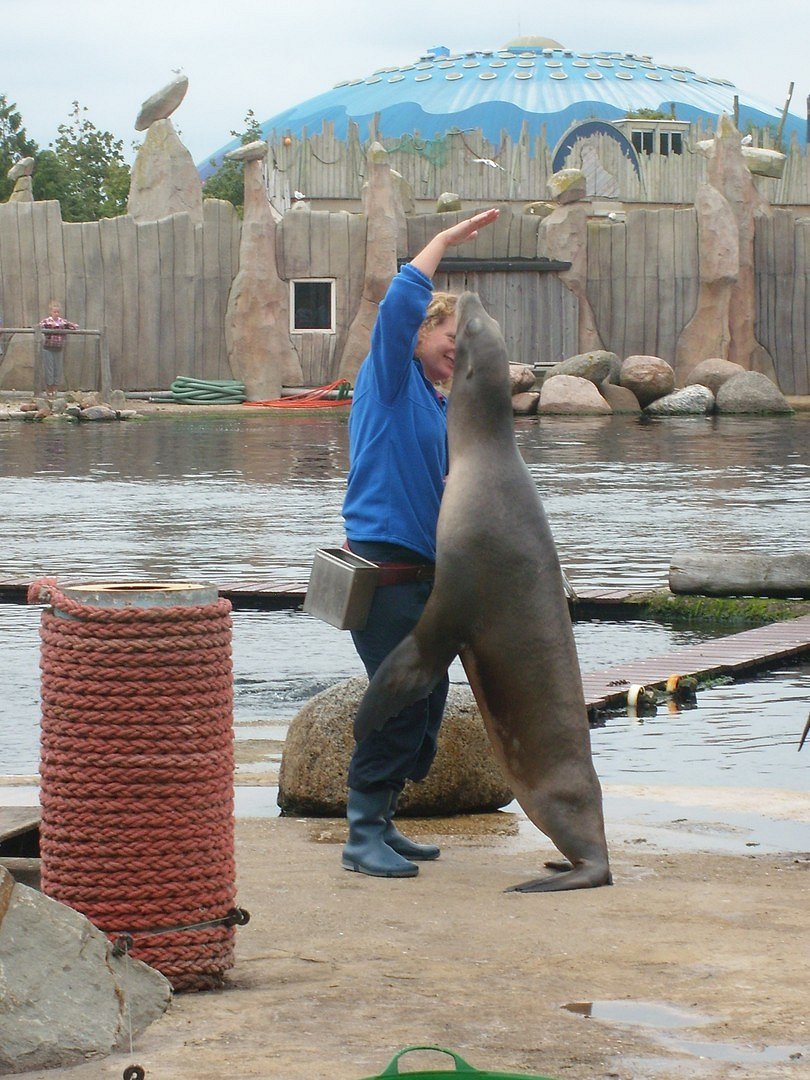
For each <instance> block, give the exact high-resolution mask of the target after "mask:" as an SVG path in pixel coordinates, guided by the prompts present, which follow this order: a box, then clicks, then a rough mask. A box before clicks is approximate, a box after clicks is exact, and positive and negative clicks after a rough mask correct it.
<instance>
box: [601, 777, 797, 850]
mask: <svg viewBox="0 0 810 1080" xmlns="http://www.w3.org/2000/svg"><path fill="white" fill-rule="evenodd" d="M604 807H605V820H606V822H607V824H608V834H609V835H608V839H609V840H613V841H619V842H623V843H643V844H644V845H645V846H646V847H648V848H649V849H650V850H653V849H655V850H657V851H682V852H693V851H703V852H713V853H716V854H718V855H745V854H752V853H755V852H758V853H760V854H776V853H780V852H786V851H792V852H800V851H807V850H808V848H810V824H808V822H807V821H795V820H790V819H787V818H775V817H771V816H768V815H766V814H757V813H754V812H751V811H738V810H730V809H727V808H725V807H724V808H723V809H722V810H718V808H717V807H713V806H701V805H693V804H691V803H690V804H689V805H683V804H679V803H677V802H668V801H666V800H663V799H662V800H659V799H656V798H642V797H639V798H634V797H625V796H621V795H613V794H611V793H610V791H609V789H608V790H607V791H606V792H605V797H604Z"/></svg>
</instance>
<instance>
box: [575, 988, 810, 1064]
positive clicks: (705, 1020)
mask: <svg viewBox="0 0 810 1080" xmlns="http://www.w3.org/2000/svg"><path fill="white" fill-rule="evenodd" d="M562 1008H563V1009H566V1010H567V1011H568V1012H572V1013H575V1014H576V1015H578V1016H585V1017H588V1018H590V1019H592V1020H602V1021H603V1022H604V1023H607V1024H623V1025H627V1026H629V1027H637V1028H644V1029H650V1030H649V1031H647V1032H645V1033H647V1034H649V1035H651V1036H653V1037H655V1038H656V1039H657V1041H658V1042H659V1043H660V1044H661V1045H662V1046H664V1047H666V1048H667V1049H668V1050H672V1051H674V1052H676V1053H680V1054H689V1055H690V1056H691V1057H693V1058H698V1059H700V1060H701V1061H722V1062H725V1063H726V1064H731V1065H772V1064H778V1063H779V1062H799V1061H802V1062H803V1061H804V1059H805V1058H806V1057H808V1055H810V1048H808V1047H806V1046H802V1045H799V1044H779V1045H764V1046H747V1045H746V1044H744V1043H735V1042H708V1041H707V1040H703V1039H700V1040H698V1039H685V1038H682V1037H680V1036H676V1035H673V1034H671V1033H672V1032H674V1031H678V1030H688V1029H691V1028H696V1027H701V1026H703V1025H705V1024H713V1023H717V1022H718V1017H714V1016H708V1015H706V1014H705V1013H699V1012H697V1011H695V1010H690V1009H684V1008H678V1007H677V1006H675V1005H667V1004H662V1003H658V1002H649V1001H572V1002H569V1003H568V1004H566V1005H563V1006H562ZM621 1061H622V1065H623V1066H624V1067H625V1068H626V1067H628V1066H630V1067H631V1068H633V1069H634V1075H636V1076H639V1077H640V1076H651V1075H655V1074H656V1073H657V1072H660V1071H662V1070H664V1069H666V1070H667V1071H668V1072H669V1071H670V1070H671V1069H672V1068H673V1067H674V1068H676V1069H677V1068H678V1062H677V1061H672V1060H671V1059H669V1058H661V1057H649V1058H645V1057H638V1058H633V1059H628V1058H622V1059H621ZM684 1075H695V1073H694V1072H692V1071H691V1064H690V1065H689V1070H688V1072H684Z"/></svg>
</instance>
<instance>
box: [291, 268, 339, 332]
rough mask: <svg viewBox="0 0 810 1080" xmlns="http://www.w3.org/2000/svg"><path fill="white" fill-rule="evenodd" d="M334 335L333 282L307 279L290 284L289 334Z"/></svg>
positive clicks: (329, 279) (326, 279) (322, 279)
mask: <svg viewBox="0 0 810 1080" xmlns="http://www.w3.org/2000/svg"><path fill="white" fill-rule="evenodd" d="M313 332H314V333H321V334H334V333H335V282H334V279H333V278H308V279H307V280H305V281H291V282H290V333H292V334H301V333H313Z"/></svg>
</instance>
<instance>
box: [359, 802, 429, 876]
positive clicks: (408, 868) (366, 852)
mask: <svg viewBox="0 0 810 1080" xmlns="http://www.w3.org/2000/svg"><path fill="white" fill-rule="evenodd" d="M391 794H392V792H391V789H390V788H384V789H383V790H382V791H354V790H353V789H352V788H349V798H348V804H347V807H346V817H347V818H348V821H349V842H348V843H347V844H346V846H345V847H344V848H343V868H344V869H345V870H356V871H357V872H358V873H360V874H369V875H370V876H371V877H415V876H416V875H417V874H418V873H419V867H418V866H414V864H413V863H412V862H408V860H407V859H404V858H403V857H402V856H401V855H398V854H397V853H396V851H393V850H392V849H391V848H390V847H389V846H388V844H386V843H385V841H384V840H383V833H384V832H385V830H386V827H387V824H388V807H389V805H390V803H391Z"/></svg>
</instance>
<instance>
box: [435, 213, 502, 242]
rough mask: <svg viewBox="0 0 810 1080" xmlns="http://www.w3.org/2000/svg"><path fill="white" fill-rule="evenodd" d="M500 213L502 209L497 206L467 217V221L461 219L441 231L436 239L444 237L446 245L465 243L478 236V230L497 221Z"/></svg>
mask: <svg viewBox="0 0 810 1080" xmlns="http://www.w3.org/2000/svg"><path fill="white" fill-rule="evenodd" d="M499 213H500V211H499V210H496V209H495V208H493V209H492V210H484V211H483V213H480V214H475V215H474V216H473V217H471V218H467V220H466V221H459V222H457V224H455V225H451V226H450V228H449V229H445V230H444V232H440V233H439V235H438V236H436V237H435V239H436V240H439V239H441V238H444V243H445V246H446V247H454V246H455V245H456V244H463V243H465V242H466V241H467V240H474V239H475V238H476V236H478V230H479V229H483V228H484V226H485V225H489V224H490V223H491V222H493V221H495V219H496V218H497V216H498V214H499Z"/></svg>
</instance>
